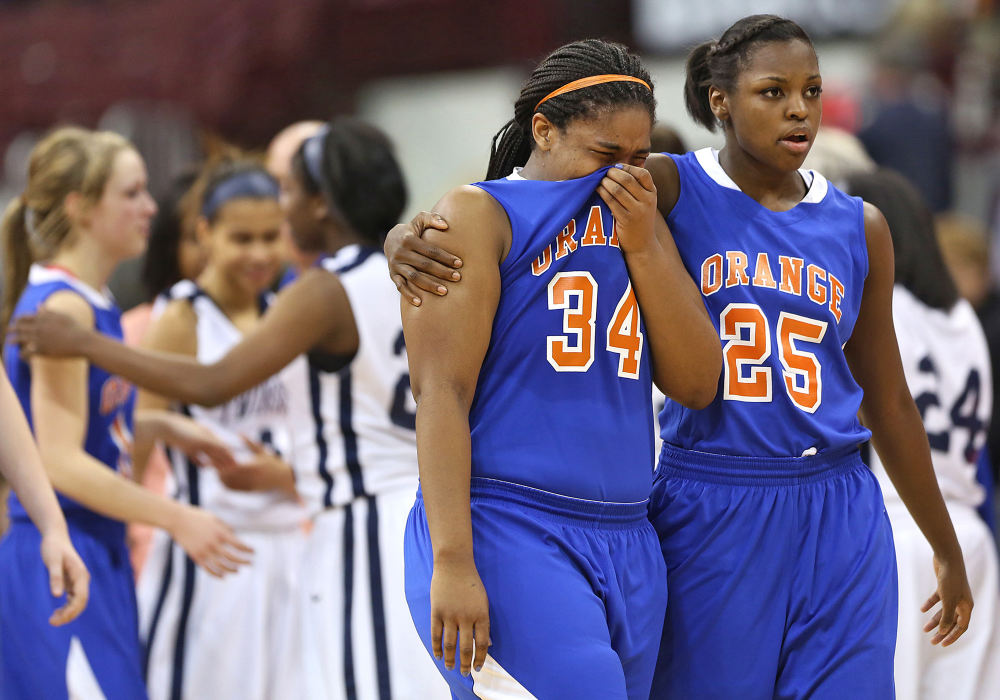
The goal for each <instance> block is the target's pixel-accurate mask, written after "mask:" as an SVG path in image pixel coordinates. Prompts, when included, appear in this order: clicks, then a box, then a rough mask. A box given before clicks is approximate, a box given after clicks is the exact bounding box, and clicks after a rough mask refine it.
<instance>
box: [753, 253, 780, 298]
mask: <svg viewBox="0 0 1000 700" xmlns="http://www.w3.org/2000/svg"><path fill="white" fill-rule="evenodd" d="M753 285H754V286H755V287H767V288H768V289H774V288H776V287H777V286H778V283H777V282H775V281H774V275H772V274H771V261H770V260H768V258H767V253H757V269H756V270H755V271H754V274H753Z"/></svg>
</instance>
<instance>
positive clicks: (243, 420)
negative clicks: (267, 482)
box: [167, 280, 306, 530]
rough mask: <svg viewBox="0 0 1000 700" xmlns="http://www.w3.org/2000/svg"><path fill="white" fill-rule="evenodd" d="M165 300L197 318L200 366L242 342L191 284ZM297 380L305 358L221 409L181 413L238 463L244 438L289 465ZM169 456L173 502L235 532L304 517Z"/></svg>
mask: <svg viewBox="0 0 1000 700" xmlns="http://www.w3.org/2000/svg"><path fill="white" fill-rule="evenodd" d="M167 296H168V297H169V298H170V299H171V300H174V301H176V300H186V301H187V303H189V304H190V305H191V308H192V310H193V311H194V313H195V316H196V317H197V330H196V333H197V346H198V352H197V360H198V362H200V363H202V364H211V363H213V362H216V361H217V360H219V359H220V358H222V357H223V356H225V355H226V353H228V352H229V351H230V350H231V349H232V348H233V346H235V345H237V344H238V343H239V342H240V341H241V340H242V339H243V333H242V332H241V331H240V330H239V329H238V328H237V327H236V326H235V325H233V322H232V321H231V320H230V319H229V317H228V316H226V314H225V313H223V311H222V309H220V308H219V307H218V305H217V304H216V303H215V301H213V300H212V298H211V297H209V296H208V295H207V294H206V293H205V292H204V291H203V290H202V289H201V288H199V287H198V286H197V285H196V284H195V283H194V282H192V281H190V280H181V281H180V282H178V283H176V284H175V285H174V286H173V287H171V288H170V290H169V291H168V292H167ZM269 298H270V295H267V296H265V297H262V300H261V306H262V309H261V310H262V311H263V310H264V309H265V308H266V306H267V303H268V300H269ZM298 375H301V376H302V377H304V376H305V359H304V358H303V357H298V358H296V359H295V360H293V361H292V362H291V363H290V364H289V365H288V366H287V367H285V368H284V369H282V370H281V371H280V372H278V373H277V374H274V375H272V376H270V377H268V378H267V379H265V380H264V381H263V382H261V383H260V384H258V385H257V386H255V387H253V388H251V389H248V390H247V391H245V392H243V393H242V394H240V395H239V396H236V397H234V398H232V399H230V400H229V401H226V402H225V403H223V404H221V405H219V406H214V407H212V408H206V407H203V406H197V405H194V404H186V405H182V406H181V407H180V410H181V412H183V413H184V414H185V415H188V416H190V417H191V418H193V419H194V420H196V421H198V423H200V424H202V425H204V426H206V427H207V428H209V429H210V430H211V431H212V432H213V433H214V434H215V435H216V436H218V437H219V439H221V440H222V441H223V442H225V443H226V445H227V446H228V447H229V448H230V450H231V451H232V453H233V456H234V457H235V458H236V460H237V461H241V460H245V459H249V458H250V457H251V456H252V455H251V453H250V451H249V450H248V449H247V447H246V445H244V443H243V440H242V438H241V436H246V437H247V438H249V439H250V440H254V441H256V442H259V443H263V444H264V445H267V446H268V447H270V448H271V449H273V450H274V451H275V452H276V453H277V454H279V455H281V456H283V457H284V458H285V460H286V461H288V462H291V461H292V460H293V459H294V455H293V454H292V444H291V435H292V426H291V421H292V420H293V417H294V416H293V406H294V405H295V402H296V400H297V399H296V397H295V396H294V393H295V392H299V393H301V392H302V391H303V387H302V386H301V385H302V384H304V382H303V381H300V382H299V384H300V386H296V384H295V381H296V378H297V376H298ZM299 400H301V399H299ZM168 452H169V454H170V461H171V464H172V466H173V470H174V476H175V478H176V481H177V498H178V499H180V500H183V501H186V502H188V503H191V504H192V505H197V506H201V507H203V508H205V509H207V510H209V511H211V512H213V513H215V514H216V515H218V516H219V517H221V518H222V519H223V520H225V521H226V522H227V523H229V524H230V525H232V526H233V527H234V528H237V529H240V530H276V529H287V528H294V527H296V526H297V525H299V524H300V523H301V522H302V521H303V520H304V519H305V517H306V514H305V510H304V509H303V508H302V506H301V505H299V504H298V503H296V502H295V501H293V500H291V499H289V498H288V497H287V496H284V495H283V494H280V493H276V492H272V491H262V492H247V491H236V490H233V489H230V488H228V487H226V486H225V485H224V484H223V483H222V481H221V479H220V478H219V475H218V473H217V472H216V471H215V470H214V469H211V468H202V467H198V466H197V465H196V464H194V463H193V462H192V461H191V460H190V459H188V457H187V456H186V455H184V454H183V453H181V452H179V451H178V450H172V449H171V450H168Z"/></svg>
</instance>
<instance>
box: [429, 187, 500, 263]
mask: <svg viewBox="0 0 1000 700" xmlns="http://www.w3.org/2000/svg"><path fill="white" fill-rule="evenodd" d="M434 211H435V212H438V213H439V214H441V215H442V216H443V217H444V218H445V219H446V220H447V221H448V229H447V230H446V231H438V230H434V229H429V230H428V231H426V232H425V234H424V237H425V238H426V239H427V240H428V241H429V242H432V243H435V244H437V245H440V246H442V247H447V249H448V250H449V251H452V252H454V253H455V254H456V255H460V256H463V257H465V256H466V255H468V252H469V251H473V250H477V249H482V248H483V246H484V244H485V245H486V246H487V249H488V250H491V251H495V252H496V253H497V255H498V257H497V259H500V258H501V257H503V255H505V254H506V251H507V250H508V249H509V248H510V235H511V234H510V221H509V220H508V218H507V212H506V211H505V210H504V208H503V207H502V206H501V205H500V203H499V202H498V201H497V200H495V199H494V198H493V197H492V196H490V195H489V194H488V193H487V192H486V191H485V190H483V189H480V188H479V187H476V186H474V185H462V186H461V187H456V188H455V189H453V190H450V191H449V192H448V193H446V194H445V195H444V196H443V197H442V198H441V199H440V200H438V203H437V204H436V205H434Z"/></svg>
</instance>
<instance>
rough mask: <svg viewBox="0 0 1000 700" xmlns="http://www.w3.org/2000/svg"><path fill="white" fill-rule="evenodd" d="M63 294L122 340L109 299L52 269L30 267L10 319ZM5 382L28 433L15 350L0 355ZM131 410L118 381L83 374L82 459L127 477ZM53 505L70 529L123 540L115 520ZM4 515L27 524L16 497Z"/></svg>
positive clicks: (27, 375)
mask: <svg viewBox="0 0 1000 700" xmlns="http://www.w3.org/2000/svg"><path fill="white" fill-rule="evenodd" d="M63 290H69V291H72V292H73V293H75V294H78V295H79V296H81V297H83V298H84V299H86V300H87V301H88V302H89V303H90V305H91V308H93V310H94V328H95V329H96V330H97V331H98V332H100V333H103V334H104V335H107V336H110V337H112V338H114V339H116V340H118V341H121V340H122V328H121V311H120V310H119V309H118V307H117V306H116V305H115V303H114V301H113V300H112V299H111V298H110V295H105V294H101V293H100V292H97V291H96V290H94V289H92V288H91V287H89V286H87V285H85V284H83V283H82V282H80V281H79V280H77V279H75V278H73V277H72V276H71V275H69V274H68V273H66V272H63V271H61V270H59V269H56V268H50V267H43V266H41V265H33V266H32V267H31V273H30V275H29V278H28V286H27V288H26V289H25V290H24V293H23V294H21V297H20V299H18V302H17V306H16V307H15V308H14V314H13V316H14V318H17V317H18V316H21V315H24V314H31V313H34V312H35V311H37V310H38V309H39V308H40V307H41V306H42V304H44V302H45V300H46V299H48V298H49V297H50V296H52V295H53V294H55V293H56V292H59V291H63ZM4 363H5V366H6V369H7V376H9V377H10V381H11V384H12V385H13V387H14V391H15V392H16V393H17V397H18V399H19V400H20V402H21V408H22V409H23V410H24V413H25V415H26V416H27V418H28V424H29V425H31V427H32V431H34V419H33V416H32V415H31V368H30V366H29V365H28V363H27V362H25V361H24V360H22V359H21V352H20V348H19V347H18V346H17V345H15V344H8V345H7V346H6V348H5V352H4ZM134 404H135V388H134V387H133V386H132V385H131V384H129V383H128V382H126V381H125V380H124V379H122V378H120V377H116V376H113V375H111V374H109V373H108V372H106V371H104V370H103V369H101V368H100V367H98V366H96V365H93V364H91V365H90V366H89V368H88V370H87V433H86V436H85V438H84V445H83V447H84V450H86V452H87V454H89V455H91V456H92V457H94V458H95V459H97V460H99V461H100V462H103V463H104V464H106V465H107V466H108V468H109V469H113V470H115V471H117V472H122V473H124V474H126V475H128V474H130V473H131V468H132V465H131V448H132V411H133V408H134ZM57 495H58V498H59V504H60V505H61V506H62V509H63V512H64V513H65V514H66V518H67V520H68V521H69V523H70V527H71V528H72V525H73V522H74V520H81V519H84V520H86V521H88V522H90V523H92V524H96V525H99V526H104V527H106V528H107V529H106V530H105V529H104V527H101V530H102V531H105V532H108V533H111V536H113V537H115V538H117V537H118V536H119V535H120V536H121V537H122V538H123V537H124V535H125V525H124V524H123V523H121V522H119V521H117V520H112V519H110V518H106V517H104V516H103V515H99V514H97V513H94V512H93V511H91V510H89V509H87V508H86V507H85V506H83V505H81V504H80V503H77V502H76V501H74V500H72V499H70V498H67V497H66V496H63V495H62V494H57ZM10 515H11V517H12V518H22V519H27V517H28V515H27V513H26V512H25V510H24V506H22V505H21V503H20V501H19V500H18V498H17V496H16V495H15V494H14V493H13V492H12V493H11V495H10Z"/></svg>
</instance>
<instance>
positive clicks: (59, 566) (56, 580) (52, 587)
mask: <svg viewBox="0 0 1000 700" xmlns="http://www.w3.org/2000/svg"><path fill="white" fill-rule="evenodd" d="M47 567H48V570H49V591H50V592H51V593H52V597H53V598H61V597H62V594H63V591H64V590H65V585H64V581H63V559H62V557H58V558H55V560H54V561H51V562H47Z"/></svg>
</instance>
